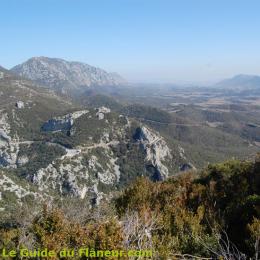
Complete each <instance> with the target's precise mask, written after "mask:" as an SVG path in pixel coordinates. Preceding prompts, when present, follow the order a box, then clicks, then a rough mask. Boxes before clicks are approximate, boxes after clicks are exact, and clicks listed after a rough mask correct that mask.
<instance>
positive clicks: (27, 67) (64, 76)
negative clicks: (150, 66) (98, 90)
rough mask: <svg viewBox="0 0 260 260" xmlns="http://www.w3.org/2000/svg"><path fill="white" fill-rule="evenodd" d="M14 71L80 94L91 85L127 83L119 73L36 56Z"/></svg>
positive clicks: (61, 89)
mask: <svg viewBox="0 0 260 260" xmlns="http://www.w3.org/2000/svg"><path fill="white" fill-rule="evenodd" d="M11 71H12V72H14V73H16V74H18V75H20V76H22V77H25V78H28V79H30V80H33V81H35V82H36V83H38V84H39V85H40V86H45V87H47V88H49V89H52V90H55V91H59V92H62V93H74V94H79V92H80V93H82V92H84V91H86V90H87V89H89V87H98V86H99V87H100V86H117V85H121V84H124V83H125V80H123V79H122V78H121V77H120V76H119V75H118V74H116V73H108V72H106V71H104V70H102V69H99V68H96V67H93V66H90V65H88V64H85V63H81V62H70V61H66V60H63V59H57V58H48V57H34V58H31V59H29V60H28V61H26V62H24V63H22V64H20V65H17V66H15V67H14V68H12V69H11Z"/></svg>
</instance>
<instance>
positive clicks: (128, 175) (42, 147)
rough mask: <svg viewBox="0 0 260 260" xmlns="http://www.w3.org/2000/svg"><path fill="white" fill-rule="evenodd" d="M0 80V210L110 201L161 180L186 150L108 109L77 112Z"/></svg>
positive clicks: (20, 83) (6, 75) (15, 80)
mask: <svg viewBox="0 0 260 260" xmlns="http://www.w3.org/2000/svg"><path fill="white" fill-rule="evenodd" d="M2 73H3V74H2V76H3V77H2V78H1V79H0V93H1V95H0V100H1V102H0V169H1V182H0V194H1V196H0V198H1V200H0V201H1V203H0V206H1V208H2V210H4V209H8V207H10V205H12V203H22V201H33V200H35V199H40V200H42V201H44V200H46V199H48V200H52V199H57V198H63V197H75V198H79V199H82V200H83V199H84V200H86V203H89V205H93V204H99V203H100V201H101V200H102V199H109V198H110V197H111V194H112V193H113V192H115V191H117V190H120V189H121V188H123V187H125V186H126V185H128V184H129V183H131V182H132V181H134V180H135V179H136V177H138V176H148V177H149V178H150V179H152V180H164V179H166V178H167V177H168V176H171V175H173V174H176V173H177V172H178V171H179V170H180V169H181V168H182V165H184V164H188V163H189V162H188V159H187V158H186V157H185V156H184V155H183V153H184V150H183V149H181V150H180V147H179V146H178V145H177V143H176V144H175V145H170V146H168V145H167V141H166V139H165V138H164V137H163V136H161V135H160V134H159V133H158V132H157V131H155V130H153V129H152V128H150V127H148V126H146V125H145V124H143V123H140V122H137V121H136V120H135V119H132V118H129V117H127V116H125V115H122V114H119V113H116V112H114V111H112V110H111V109H110V108H108V107H104V106H100V107H97V108H83V107H76V106H75V105H73V104H71V103H70V102H69V101H66V100H65V99H62V98H60V97H59V96H56V95H55V94H54V93H53V92H50V91H48V90H46V89H43V88H40V87H38V86H37V85H35V84H34V83H33V82H31V81H30V80H26V79H21V78H19V77H17V76H14V75H13V74H12V73H10V72H8V71H3V72H2Z"/></svg>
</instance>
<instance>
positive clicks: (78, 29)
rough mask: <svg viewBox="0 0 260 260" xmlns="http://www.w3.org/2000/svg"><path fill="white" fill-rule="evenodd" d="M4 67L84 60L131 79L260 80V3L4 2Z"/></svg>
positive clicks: (0, 51) (0, 21)
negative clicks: (242, 76) (41, 59)
mask: <svg viewBox="0 0 260 260" xmlns="http://www.w3.org/2000/svg"><path fill="white" fill-rule="evenodd" d="M0 29H1V31H0V64H1V65H2V66H4V67H7V68H10V67H12V66H14V65H16V64H18V63H21V62H23V61H25V60H27V59H28V58H30V57H32V56H49V57H59V58H65V59H68V60H76V61H83V62H86V63H88V64H90V65H94V66H98V67H101V68H104V69H106V70H108V71H116V72H118V73H120V74H121V75H122V76H124V77H125V78H126V79H128V80H130V81H146V82H152V81H157V82H158V81H161V82H180V81H183V82H192V81H195V82H200V81H201V82H203V81H214V80H217V79H220V78H224V77H229V76H232V75H233V74H238V73H247V74H260V1H259V0H254V1H253V0H244V1H242V0H241V1H239V0H178V1H177V0H91V1H90V0H0Z"/></svg>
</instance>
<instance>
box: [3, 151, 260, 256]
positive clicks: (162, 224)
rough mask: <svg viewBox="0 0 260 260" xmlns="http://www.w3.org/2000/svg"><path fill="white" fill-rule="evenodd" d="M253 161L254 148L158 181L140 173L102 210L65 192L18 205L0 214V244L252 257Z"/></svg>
mask: <svg viewBox="0 0 260 260" xmlns="http://www.w3.org/2000/svg"><path fill="white" fill-rule="evenodd" d="M259 163H260V158H259V155H258V156H256V158H255V161H254V162H253V161H237V160H231V161H226V162H223V163H220V164H214V165H209V166H208V167H206V168H205V169H204V170H202V171H199V172H194V171H190V172H188V173H185V174H182V175H179V176H175V177H171V178H169V179H167V180H165V181H163V182H157V183H154V182H152V181H150V180H149V179H147V178H144V177H142V178H139V179H138V180H136V182H135V183H133V184H132V185H131V186H130V187H128V188H127V189H125V190H124V191H123V192H122V193H120V194H117V195H116V197H115V199H114V200H113V201H112V202H110V203H109V204H107V203H103V204H102V210H99V209H98V208H93V209H88V208H86V206H85V204H82V203H81V201H75V200H74V201H71V200H69V199H67V200H65V201H63V203H60V204H55V203H53V204H52V206H47V205H45V206H43V208H41V207H40V208H39V207H38V205H34V206H30V209H29V210H28V209H27V207H25V206H24V207H23V211H20V212H19V211H17V212H16V214H13V215H11V216H6V217H2V218H1V221H0V250H2V249H3V248H8V249H13V250H15V251H17V252H19V250H20V249H21V247H23V248H26V250H28V249H29V248H46V249H48V250H53V251H54V253H55V255H56V256H57V258H56V259H62V258H61V257H59V253H60V252H61V250H62V249H63V248H69V249H73V250H74V257H73V259H85V255H80V253H79V252H80V251H79V248H82V247H84V248H92V251H94V252H97V250H115V251H116V250H122V252H124V253H123V257H125V258H126V259H134V258H131V257H129V258H128V257H127V254H128V252H129V250H143V253H144V254H145V255H146V254H147V256H150V257H147V259H212V260H213V259H227V260H229V259H249V257H252V259H258V256H257V255H258V246H257V245H258V243H259V239H260V235H259V234H260V233H259V232H260V220H259V217H260V204H259V201H260V200H259V198H260V192H259V191H260V178H259V174H260V164H259ZM18 209H19V207H18ZM26 209H27V210H26ZM18 212H19V213H18ZM25 238H26V240H24V239H25ZM145 250H146V251H145ZM25 252H26V251H25ZM100 253H101V252H100ZM114 253H116V252H114ZM148 253H149V255H148ZM151 255H152V257H151ZM118 256H119V255H114V259H118ZM135 256H136V257H137V256H141V255H135ZM17 259H22V258H21V257H18V258H17ZM102 259H110V257H108V256H107V255H106V256H104V255H103V257H102Z"/></svg>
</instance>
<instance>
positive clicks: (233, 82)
mask: <svg viewBox="0 0 260 260" xmlns="http://www.w3.org/2000/svg"><path fill="white" fill-rule="evenodd" d="M214 87H220V88H228V89H259V88H260V76H256V75H245V74H240V75H236V76H234V77H233V78H230V79H225V80H222V81H220V82H218V83H217V84H216V85H215V86H214Z"/></svg>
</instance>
